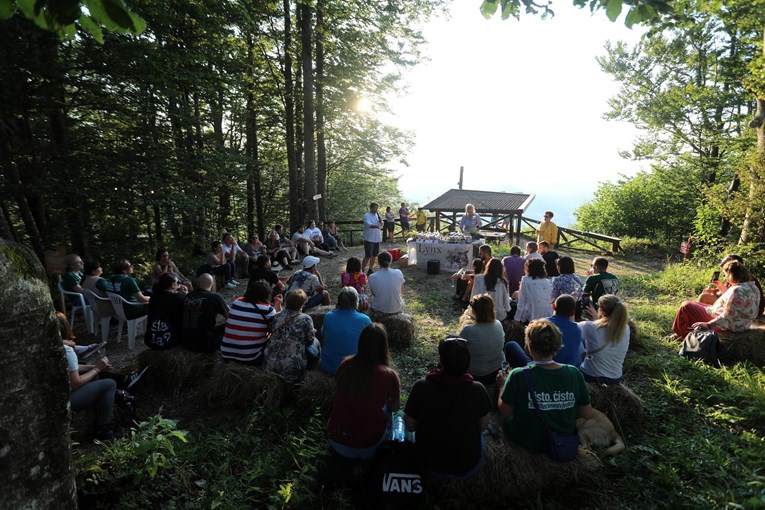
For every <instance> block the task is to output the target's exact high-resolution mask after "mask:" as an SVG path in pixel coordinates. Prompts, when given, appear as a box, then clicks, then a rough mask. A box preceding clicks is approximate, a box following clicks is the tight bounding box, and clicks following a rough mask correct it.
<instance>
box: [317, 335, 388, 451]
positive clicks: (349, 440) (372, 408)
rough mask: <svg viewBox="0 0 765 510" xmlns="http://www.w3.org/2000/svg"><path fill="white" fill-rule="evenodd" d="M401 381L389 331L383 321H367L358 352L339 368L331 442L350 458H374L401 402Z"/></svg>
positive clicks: (334, 448)
mask: <svg viewBox="0 0 765 510" xmlns="http://www.w3.org/2000/svg"><path fill="white" fill-rule="evenodd" d="M400 391H401V382H400V381H399V377H398V374H397V373H396V371H395V370H393V369H392V368H391V359H390V353H389V351H388V333H387V332H386V331H385V326H383V325H382V324H376V323H372V324H369V325H367V326H366V327H365V328H364V329H363V330H362V331H361V336H360V337H359V348H358V352H357V353H356V355H355V356H350V357H348V358H345V360H343V362H342V363H341V364H340V368H339V369H338V371H337V389H336V391H335V401H334V403H333V405H332V415H331V416H330V418H329V424H328V429H329V445H330V446H331V447H332V449H333V450H334V451H335V452H337V453H338V454H339V455H340V456H342V457H345V458H347V459H371V458H372V457H374V455H375V452H377V448H378V447H379V446H380V444H381V443H382V442H383V441H384V440H386V439H388V432H387V430H386V424H387V421H388V417H389V416H390V413H392V412H396V411H398V409H399V407H400V405H401V396H400Z"/></svg>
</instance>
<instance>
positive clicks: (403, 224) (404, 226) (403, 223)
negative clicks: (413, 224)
mask: <svg viewBox="0 0 765 510" xmlns="http://www.w3.org/2000/svg"><path fill="white" fill-rule="evenodd" d="M401 230H409V220H401Z"/></svg>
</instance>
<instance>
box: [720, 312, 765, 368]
mask: <svg viewBox="0 0 765 510" xmlns="http://www.w3.org/2000/svg"><path fill="white" fill-rule="evenodd" d="M717 336H718V338H719V339H720V343H719V345H718V357H719V358H720V361H722V362H723V363H725V364H733V363H736V362H739V361H748V362H750V363H752V364H753V365H757V366H760V367H762V366H765V323H763V321H762V320H757V321H755V322H753V323H752V326H751V327H750V328H749V329H748V330H747V331H742V332H741V333H732V332H730V331H721V332H719V333H718V334H717Z"/></svg>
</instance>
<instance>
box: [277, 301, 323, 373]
mask: <svg viewBox="0 0 765 510" xmlns="http://www.w3.org/2000/svg"><path fill="white" fill-rule="evenodd" d="M307 299H308V296H306V294H305V292H303V291H302V290H299V289H298V290H293V291H291V292H289V293H287V297H286V298H285V299H284V305H285V307H286V310H284V311H283V312H282V313H280V314H278V315H277V316H276V319H274V323H273V328H272V331H271V341H270V342H269V344H268V346H267V347H266V350H265V352H264V353H263V370H265V371H266V372H270V373H272V374H275V375H277V376H279V377H280V378H281V379H282V380H283V381H284V382H286V383H289V384H294V383H296V382H299V381H300V380H301V379H302V378H303V376H304V375H305V371H306V369H307V368H310V367H309V358H311V361H312V362H313V364H315V363H316V362H317V361H318V354H319V341H318V340H316V337H315V336H314V329H313V321H312V320H311V317H309V316H308V315H306V314H304V313H302V312H301V310H302V309H303V305H304V304H305V302H306V300H307Z"/></svg>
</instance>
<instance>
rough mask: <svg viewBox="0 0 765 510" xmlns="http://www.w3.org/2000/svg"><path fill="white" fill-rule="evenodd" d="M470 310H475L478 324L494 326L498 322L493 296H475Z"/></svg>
mask: <svg viewBox="0 0 765 510" xmlns="http://www.w3.org/2000/svg"><path fill="white" fill-rule="evenodd" d="M470 308H472V309H473V314H474V315H475V321H476V322H479V323H489V324H493V323H494V321H495V320H496V315H494V300H493V299H492V298H491V294H478V295H477V296H474V297H473V299H472V300H471V301H470Z"/></svg>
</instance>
